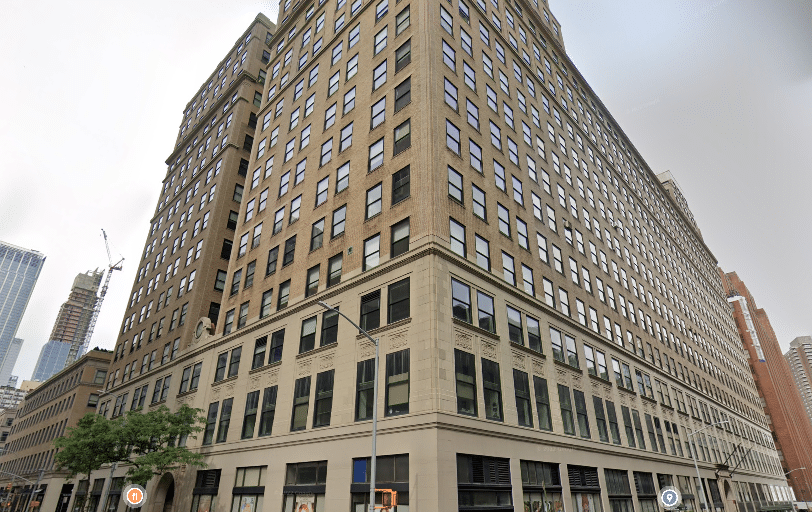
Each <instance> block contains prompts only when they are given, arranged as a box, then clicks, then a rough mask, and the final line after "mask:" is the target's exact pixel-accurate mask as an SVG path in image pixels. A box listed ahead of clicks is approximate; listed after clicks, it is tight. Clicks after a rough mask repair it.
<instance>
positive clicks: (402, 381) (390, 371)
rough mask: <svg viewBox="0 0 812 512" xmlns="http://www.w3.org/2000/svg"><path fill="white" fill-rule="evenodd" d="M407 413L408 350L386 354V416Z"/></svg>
mask: <svg viewBox="0 0 812 512" xmlns="http://www.w3.org/2000/svg"><path fill="white" fill-rule="evenodd" d="M408 412H409V349H408V348H407V349H406V350H401V351H399V352H394V353H392V354H386V413H385V415H386V416H394V415H398V414H408Z"/></svg>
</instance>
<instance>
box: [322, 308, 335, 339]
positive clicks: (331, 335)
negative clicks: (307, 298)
mask: <svg viewBox="0 0 812 512" xmlns="http://www.w3.org/2000/svg"><path fill="white" fill-rule="evenodd" d="M337 341H338V313H336V312H335V311H325V312H324V313H322V315H321V340H320V341H319V345H320V346H322V347H323V346H325V345H330V344H332V343H336V342H337Z"/></svg>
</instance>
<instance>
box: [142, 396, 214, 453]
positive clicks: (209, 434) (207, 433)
mask: <svg viewBox="0 0 812 512" xmlns="http://www.w3.org/2000/svg"><path fill="white" fill-rule="evenodd" d="M156 387H157V383H156ZM219 408H220V402H214V403H213V404H209V412H208V414H207V415H206V427H205V429H204V431H203V443H202V444H203V446H206V445H210V444H211V443H212V441H213V440H214V427H215V426H216V425H217V411H218V410H219Z"/></svg>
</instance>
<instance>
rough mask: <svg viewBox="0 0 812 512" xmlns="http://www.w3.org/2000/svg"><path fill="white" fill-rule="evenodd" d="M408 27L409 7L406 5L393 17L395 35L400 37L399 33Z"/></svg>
mask: <svg viewBox="0 0 812 512" xmlns="http://www.w3.org/2000/svg"><path fill="white" fill-rule="evenodd" d="M408 27H409V6H408V5H407V6H406V7H405V8H404V9H403V10H402V11H400V12H399V13H398V15H397V16H396V17H395V35H400V33H401V32H403V31H404V30H406V29H407V28H408Z"/></svg>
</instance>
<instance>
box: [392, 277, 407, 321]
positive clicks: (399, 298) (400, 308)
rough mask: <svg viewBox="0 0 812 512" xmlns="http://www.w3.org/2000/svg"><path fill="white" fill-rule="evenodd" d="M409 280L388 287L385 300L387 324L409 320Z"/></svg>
mask: <svg viewBox="0 0 812 512" xmlns="http://www.w3.org/2000/svg"><path fill="white" fill-rule="evenodd" d="M409 295H410V293H409V278H408V277H407V278H406V279H403V280H401V281H398V282H396V283H394V284H390V285H389V289H388V292H387V298H388V300H389V309H388V314H387V323H390V324H391V323H393V322H397V321H399V320H403V319H405V318H409Z"/></svg>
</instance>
